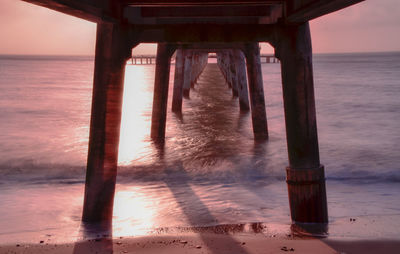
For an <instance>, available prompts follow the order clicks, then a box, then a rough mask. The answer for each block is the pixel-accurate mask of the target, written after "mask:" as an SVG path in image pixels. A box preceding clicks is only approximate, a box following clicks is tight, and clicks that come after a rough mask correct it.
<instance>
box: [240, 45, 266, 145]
mask: <svg viewBox="0 0 400 254" xmlns="http://www.w3.org/2000/svg"><path fill="white" fill-rule="evenodd" d="M244 54H245V56H246V60H247V77H248V81H249V90H250V91H249V92H250V103H251V117H252V122H253V132H254V138H255V139H258V140H261V139H268V125H267V113H266V110H265V98H264V88H263V79H262V73H261V63H260V48H259V47H258V43H246V44H245V46H244Z"/></svg>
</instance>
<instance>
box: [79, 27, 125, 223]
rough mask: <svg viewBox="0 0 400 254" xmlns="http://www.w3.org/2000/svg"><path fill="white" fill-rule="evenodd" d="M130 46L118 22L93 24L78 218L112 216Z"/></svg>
mask: <svg viewBox="0 0 400 254" xmlns="http://www.w3.org/2000/svg"><path fill="white" fill-rule="evenodd" d="M131 48H132V47H131V46H130V45H128V39H127V36H126V34H125V32H124V31H123V29H122V28H121V27H120V26H118V25H113V24H106V23H99V24H98V25H97V39H96V58H95V70H94V82H93V97H92V115H91V122H90V136H89V152H88V160H87V171H86V184H85V197H84V206H83V215H82V220H83V221H85V222H92V223H96V222H107V221H108V222H109V221H111V219H112V213H113V203H114V193H115V182H116V176H117V163H118V161H117V160H118V145H119V132H120V124H121V111H122V95H123V84H124V74H125V64H126V61H127V60H128V59H129V58H130V54H131V52H130V51H131Z"/></svg>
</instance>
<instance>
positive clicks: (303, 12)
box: [286, 0, 365, 23]
mask: <svg viewBox="0 0 400 254" xmlns="http://www.w3.org/2000/svg"><path fill="white" fill-rule="evenodd" d="M362 1H365V0H293V1H287V2H288V3H287V17H286V22H287V23H304V22H307V21H309V20H312V19H315V18H318V17H320V16H323V15H325V14H328V13H331V12H335V11H338V10H340V9H343V8H346V7H348V6H351V5H353V4H356V3H359V2H362Z"/></svg>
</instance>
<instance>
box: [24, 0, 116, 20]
mask: <svg viewBox="0 0 400 254" xmlns="http://www.w3.org/2000/svg"><path fill="white" fill-rule="evenodd" d="M22 1H25V2H28V3H31V4H35V5H39V6H42V7H45V8H48V9H51V10H54V11H58V12H61V13H64V14H68V15H71V16H74V17H77V18H81V19H85V20H87V21H91V22H101V21H109V22H115V21H116V19H115V15H112V12H113V11H115V10H113V9H115V3H112V2H113V1H112V0H105V1H96V0H22ZM115 2H116V1H115ZM113 6H114V7H113Z"/></svg>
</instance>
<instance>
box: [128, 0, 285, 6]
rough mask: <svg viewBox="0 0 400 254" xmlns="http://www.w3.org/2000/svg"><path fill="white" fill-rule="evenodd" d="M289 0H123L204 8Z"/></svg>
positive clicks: (132, 3)
mask: <svg viewBox="0 0 400 254" xmlns="http://www.w3.org/2000/svg"><path fill="white" fill-rule="evenodd" d="M285 1H287V0H121V2H122V3H124V4H125V5H136V6H157V5H158V6H182V5H186V6H189V5H191V6H203V5H221V4H223V5H238V4H240V5H250V4H276V3H283V2H285Z"/></svg>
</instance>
